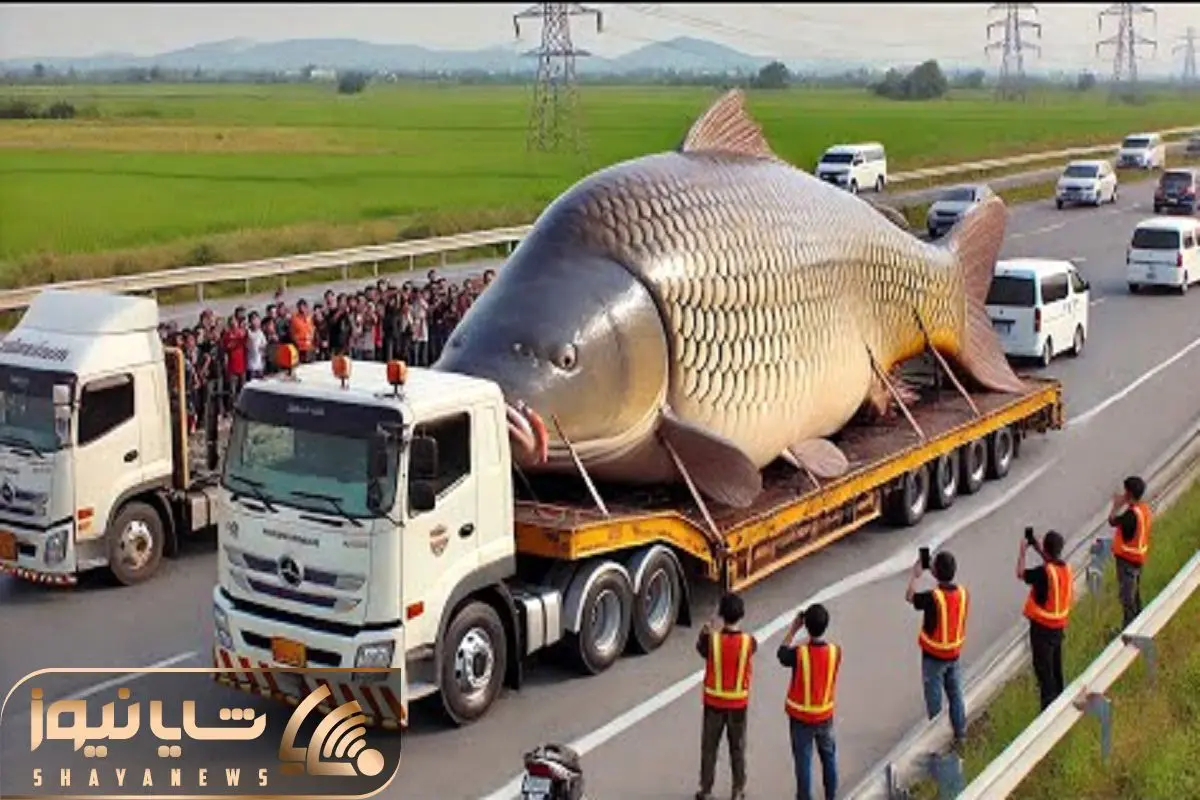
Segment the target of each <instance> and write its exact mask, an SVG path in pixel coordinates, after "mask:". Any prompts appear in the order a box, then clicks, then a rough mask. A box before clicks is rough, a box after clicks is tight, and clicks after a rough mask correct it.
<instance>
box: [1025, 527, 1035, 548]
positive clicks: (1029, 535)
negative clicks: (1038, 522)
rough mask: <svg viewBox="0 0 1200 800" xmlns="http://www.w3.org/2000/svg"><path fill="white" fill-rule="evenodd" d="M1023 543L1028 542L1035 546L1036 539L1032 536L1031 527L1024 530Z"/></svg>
mask: <svg viewBox="0 0 1200 800" xmlns="http://www.w3.org/2000/svg"><path fill="white" fill-rule="evenodd" d="M1025 541H1027V542H1029V543H1030V544H1037V538H1036V537H1034V535H1033V527H1032V526H1030V527H1028V528H1026V529H1025Z"/></svg>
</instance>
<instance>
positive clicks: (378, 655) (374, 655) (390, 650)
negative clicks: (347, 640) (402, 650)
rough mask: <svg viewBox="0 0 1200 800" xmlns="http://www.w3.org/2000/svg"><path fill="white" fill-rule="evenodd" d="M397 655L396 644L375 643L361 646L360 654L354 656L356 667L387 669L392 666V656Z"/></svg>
mask: <svg viewBox="0 0 1200 800" xmlns="http://www.w3.org/2000/svg"><path fill="white" fill-rule="evenodd" d="M395 654H396V643H395V642H373V643H371V644H364V645H359V648H358V652H357V653H355V654H354V666H355V667H368V668H380V667H383V668H387V667H390V666H392V656H394V655H395Z"/></svg>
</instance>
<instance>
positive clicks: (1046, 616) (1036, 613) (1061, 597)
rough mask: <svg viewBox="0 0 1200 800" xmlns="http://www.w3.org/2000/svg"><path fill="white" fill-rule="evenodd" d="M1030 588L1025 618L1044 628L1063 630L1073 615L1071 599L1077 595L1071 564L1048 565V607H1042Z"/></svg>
mask: <svg viewBox="0 0 1200 800" xmlns="http://www.w3.org/2000/svg"><path fill="white" fill-rule="evenodd" d="M1033 594H1034V593H1033V587H1032V586H1031V587H1029V597H1028V598H1026V600H1025V616H1026V617H1028V618H1029V619H1031V620H1033V621H1034V622H1036V623H1037V624H1039V625H1041V626H1042V627H1043V628H1051V629H1053V630H1062V629H1063V628H1065V627H1067V618H1068V617H1069V616H1070V614H1071V599H1072V598H1073V597H1074V595H1075V576H1074V575H1073V574H1072V573H1071V565H1070V564H1046V605H1045V606H1040V605H1038V603H1037V600H1036V599H1034V596H1033Z"/></svg>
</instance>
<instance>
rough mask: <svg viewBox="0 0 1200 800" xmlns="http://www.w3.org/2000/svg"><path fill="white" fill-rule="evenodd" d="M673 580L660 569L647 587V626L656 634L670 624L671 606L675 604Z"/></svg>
mask: <svg viewBox="0 0 1200 800" xmlns="http://www.w3.org/2000/svg"><path fill="white" fill-rule="evenodd" d="M673 591H674V590H673V589H672V587H671V578H670V576H669V575H667V571H666V570H665V569H660V570H659V571H658V572H656V573H654V575H653V576H652V577H651V578H650V583H649V585H648V586H647V587H646V605H647V606H648V608H647V610H646V625H647V626H648V627H649V628H650V630H652V631H654V633H656V634H660V633H662V631H663V629H664V628H666V627H667V625H668V624H670V621H671V619H670V615H671V606H672V605H673V604H674V600H675V598H674V596H673V594H672V593H673Z"/></svg>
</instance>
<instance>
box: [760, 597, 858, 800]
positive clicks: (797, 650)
mask: <svg viewBox="0 0 1200 800" xmlns="http://www.w3.org/2000/svg"><path fill="white" fill-rule="evenodd" d="M801 628H805V629H807V630H808V641H806V642H803V643H801V644H798V645H793V644H792V640H793V639H794V638H796V634H797V633H798V632H799V631H800V629H801ZM828 628H829V612H828V611H826V610H825V606H823V605H821V604H820V603H814V604H813V605H811V606H809V607H808V608H806V609H803V610H801V611H800V613H799V614H797V615H796V618H795V619H794V620H792V624H791V627H789V628H788V630H787V633H786V634H784V636H783V643H782V644H780V645H779V650H778V651H777V653H776V657H777V658H778V659H779V663H780V664H782V665H783V666H785V667H788V668H790V669H791V670H792V679H791V682H790V683H789V684H788V692H787V699H786V700H785V702H784V709H785V710H786V711H787V715H788V717H789V718H790V730H791V738H792V762H793V767H794V769H795V771H796V797H797V798H798V800H811V797H812V750H813V743H814V742H815V743H816V745H817V756H818V757H819V758H820V759H821V777H822V783H824V784H825V798H826V800H833V798H834V797H835V796H836V795H837V785H838V774H837V748H836V745H835V743H834V740H833V710H834V698H835V696H836V694H837V678H838V671H839V670H840V668H841V666H842V648H840V647H838V646H837V645H836V644H832V643H830V642H826V641H824V639H823V638H822V637H823V636H824V635H825V631H826V629H828Z"/></svg>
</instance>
